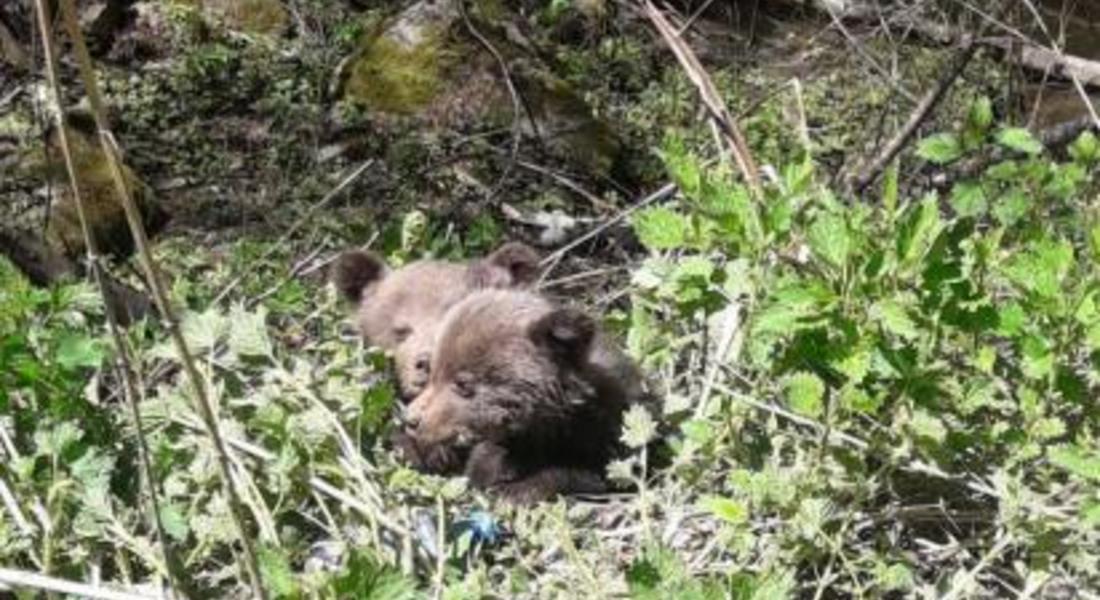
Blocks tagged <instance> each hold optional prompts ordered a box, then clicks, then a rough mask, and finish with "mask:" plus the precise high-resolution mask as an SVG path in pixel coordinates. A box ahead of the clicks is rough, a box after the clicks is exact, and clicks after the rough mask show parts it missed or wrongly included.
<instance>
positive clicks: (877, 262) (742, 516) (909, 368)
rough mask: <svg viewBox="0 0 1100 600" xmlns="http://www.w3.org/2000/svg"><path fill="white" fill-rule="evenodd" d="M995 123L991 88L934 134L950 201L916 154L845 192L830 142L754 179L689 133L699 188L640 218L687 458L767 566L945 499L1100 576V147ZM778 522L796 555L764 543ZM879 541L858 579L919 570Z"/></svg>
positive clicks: (745, 551)
mask: <svg viewBox="0 0 1100 600" xmlns="http://www.w3.org/2000/svg"><path fill="white" fill-rule="evenodd" d="M994 127H995V126H994V123H993V117H992V110H991V108H990V104H989V102H988V101H987V100H985V99H981V100H978V101H976V102H975V103H974V104H973V106H972V108H971V109H970V111H969V114H968V115H967V116H966V118H965V119H964V120H963V123H962V125H961V127H960V131H958V132H952V133H941V134H937V135H933V136H931V137H928V138H926V139H924V140H923V141H921V142H920V144H919V147H918V152H917V153H918V155H919V156H920V157H922V158H924V159H926V160H927V161H929V162H932V163H936V164H938V165H941V166H942V167H944V168H945V169H947V170H946V175H945V177H946V178H947V179H948V180H953V181H954V183H953V184H951V185H950V186H949V190H950V191H949V193H948V194H945V196H946V197H941V196H940V195H939V194H938V193H937V192H934V191H933V192H929V193H927V194H926V195H924V196H923V197H920V198H913V199H907V200H903V199H902V194H901V193H900V191H899V183H898V180H899V178H898V174H897V170H896V168H894V169H891V170H890V171H889V172H888V173H887V175H886V177H885V178H884V180H885V181H884V184H883V188H882V192H881V197H880V198H878V201H877V202H846V201H842V200H841V199H839V198H837V197H836V196H835V195H834V194H833V193H832V192H830V191H829V190H828V189H825V188H823V187H822V186H820V185H819V184H818V183H817V182H816V180H815V176H814V165H813V162H812V161H811V160H810V159H809V158H804V159H802V160H796V161H794V162H793V163H792V164H790V165H788V166H787V167H786V168H783V169H781V170H780V173H779V177H778V178H777V181H776V182H775V183H774V184H772V185H769V186H768V188H767V189H766V191H765V193H764V194H763V197H762V198H754V197H753V196H752V195H751V194H750V193H749V192H748V190H747V188H745V187H744V186H742V185H740V184H739V183H736V181H735V179H734V178H733V177H731V175H730V173H729V172H728V171H727V170H726V169H724V168H723V167H720V166H719V167H710V168H706V167H704V166H703V162H702V161H701V160H700V159H699V157H697V156H695V155H694V154H692V153H691V152H689V151H687V150H685V148H684V147H683V145H682V144H681V143H679V142H677V141H676V140H672V141H670V142H668V143H667V144H666V146H665V149H664V151H663V153H662V155H663V158H664V161H665V164H666V165H667V168H668V170H669V172H670V174H671V175H672V177H673V179H674V181H675V182H676V183H677V184H678V186H679V188H680V191H681V198H680V200H679V201H678V202H677V203H675V204H672V205H668V206H660V207H654V208H648V209H645V210H643V211H640V212H639V213H638V214H636V216H635V218H634V220H633V225H634V228H635V231H636V232H637V234H638V236H639V239H640V240H641V242H642V243H643V244H644V245H645V246H646V247H647V248H648V249H650V250H651V251H652V256H651V258H649V259H648V260H647V261H646V262H645V263H644V265H643V266H642V267H641V268H640V269H638V271H637V272H636V273H635V276H634V282H635V284H636V289H637V293H636V297H635V302H634V309H633V312H632V314H631V315H630V318H629V319H628V320H629V334H628V345H629V347H630V350H631V351H632V352H633V353H634V354H635V355H636V356H637V357H638V358H639V359H640V360H642V361H643V363H645V364H646V365H647V366H648V367H649V368H650V369H651V370H653V371H654V372H658V373H664V374H665V377H664V379H665V380H666V381H667V382H668V383H669V385H668V387H669V389H670V393H669V394H668V398H669V400H668V403H667V405H666V410H667V412H668V413H669V417H670V420H671V421H672V422H674V423H678V424H679V428H680V431H681V435H679V436H677V439H676V441H675V442H674V443H673V446H674V448H673V451H674V454H675V456H676V459H675V460H674V469H673V473H674V475H676V476H680V477H684V478H686V479H688V480H689V481H692V482H696V483H701V482H703V481H706V480H708V478H709V479H710V482H711V483H712V484H714V485H717V486H718V489H719V490H721V491H720V493H719V494H718V495H716V496H713V497H707V498H704V499H702V504H703V505H704V507H706V508H709V509H710V510H711V511H712V512H713V513H715V514H716V516H718V517H719V518H722V519H724V520H725V521H726V522H727V523H728V524H729V530H728V531H727V532H726V533H727V534H728V535H729V540H730V547H731V549H732V551H733V552H734V554H735V555H738V556H741V557H742V558H744V560H745V561H746V563H748V562H752V561H753V560H754V559H753V557H754V556H755V560H756V561H757V562H755V563H754V564H755V570H758V571H759V570H760V568H761V567H760V562H761V561H762V562H763V563H764V568H763V571H767V570H769V569H772V570H773V571H774V572H780V571H781V570H782V569H784V568H801V567H805V566H806V565H807V561H810V562H811V563H812V562H814V561H816V560H817V559H821V560H823V561H824V560H831V559H828V557H830V556H833V557H834V558H835V554H836V553H838V552H843V553H848V552H857V551H856V550H855V549H853V548H845V549H844V550H841V548H842V547H845V546H844V545H845V544H852V543H856V541H857V540H856V537H855V534H854V533H853V529H852V527H853V524H854V523H855V522H856V521H857V514H860V513H859V511H880V510H881V509H883V507H884V506H885V505H886V504H887V503H890V502H893V503H895V505H896V504H900V505H902V506H906V505H914V504H920V503H924V502H931V503H937V502H944V503H946V504H945V506H946V507H947V508H946V509H945V512H944V513H943V514H949V513H950V512H951V511H953V510H963V509H964V508H965V509H968V510H971V511H975V510H976V511H978V512H979V513H980V514H982V515H984V516H983V517H982V522H983V525H982V526H981V527H977V526H974V527H972V528H970V529H968V530H967V531H966V533H960V532H959V531H955V532H954V533H953V534H952V536H954V537H957V536H959V535H976V536H989V537H990V539H989V540H988V545H990V546H991V545H993V542H992V541H991V540H992V539H994V533H995V532H996V531H998V530H1000V529H1004V530H1006V531H1007V532H1008V533H1007V535H1009V536H1011V537H1010V541H1009V542H1006V544H1008V545H1009V546H1010V547H1015V548H1017V552H1015V553H1013V554H1012V558H1013V560H1016V561H1017V562H1016V563H1015V564H1014V565H1013V567H1012V569H1013V570H1014V571H1015V575H1016V576H1018V577H1019V578H1020V579H1021V580H1024V579H1026V578H1027V577H1029V576H1031V575H1033V574H1034V572H1040V571H1042V572H1047V571H1055V570H1059V569H1060V571H1059V572H1061V573H1062V574H1063V575H1067V576H1073V577H1086V576H1087V577H1096V574H1095V568H1094V567H1095V564H1096V562H1095V558H1096V557H1095V548H1096V543H1097V541H1098V539H1097V538H1098V536H1097V533H1096V527H1097V525H1100V451H1098V450H1097V448H1098V447H1100V444H1098V443H1097V441H1098V440H1097V424H1098V420H1100V408H1098V407H1097V404H1096V402H1095V400H1094V398H1095V395H1096V391H1097V390H1096V385H1097V374H1098V371H1097V366H1098V359H1100V353H1098V352H1097V351H1098V350H1100V296H1098V292H1100V269H1098V267H1100V219H1098V218H1097V215H1098V214H1100V213H1097V206H1098V205H1100V202H1098V200H1100V197H1098V195H1097V193H1098V192H1097V186H1096V184H1095V167H1096V165H1097V162H1098V160H1100V144H1098V142H1097V139H1096V137H1095V136H1094V135H1093V134H1091V133H1084V134H1082V135H1081V136H1080V137H1079V138H1078V139H1077V140H1076V141H1075V142H1073V143H1072V144H1071V145H1070V146H1069V151H1068V156H1067V157H1066V158H1064V159H1061V160H1058V159H1055V158H1053V157H1051V155H1050V154H1048V153H1047V152H1046V151H1045V150H1044V148H1043V146H1042V145H1041V144H1040V143H1039V142H1038V141H1037V140H1036V139H1035V138H1034V137H1033V136H1032V135H1031V134H1030V133H1029V132H1028V131H1027V130H1024V129H1017V128H999V129H995V128H994ZM727 349H728V351H726V350H727ZM723 351H726V352H725V353H723ZM715 464H718V465H721V466H722V468H721V469H717V470H716V469H714V465H715ZM715 480H717V481H715ZM708 489H711V490H713V489H714V488H708ZM1052 505H1056V508H1054V507H1053V506H1052ZM776 513H778V514H779V515H780V516H782V517H785V518H784V519H781V520H780V523H782V525H774V523H773V526H771V527H767V528H765V529H766V530H767V532H766V533H762V532H761V528H760V527H753V526H750V525H749V523H753V522H756V523H758V524H759V522H760V520H762V519H766V518H767V517H769V516H774V515H775V514H776ZM866 514H867V513H863V515H864V516H863V517H862V518H867V516H866ZM872 514H874V513H872ZM941 517H942V515H941ZM875 518H877V517H875ZM941 524H942V523H941ZM946 529H947V528H946V527H942V528H940V531H944V530H946ZM909 531H910V533H911V534H912V535H917V533H918V532H917V530H916V529H915V528H914V529H910V530H909ZM919 533H920V536H922V537H931V538H933V539H936V540H938V543H942V542H943V540H944V539H948V538H945V537H944V536H937V535H932V534H929V533H928V532H927V531H925V530H921V531H920V532H919ZM772 536H775V538H774V539H777V540H779V543H780V544H781V545H793V546H795V548H796V550H797V551H796V552H794V553H773V554H765V556H766V557H768V558H764V559H760V557H759V555H758V554H756V555H754V554H753V550H754V549H755V551H757V553H758V551H759V547H760V544H762V543H766V542H764V541H763V539H764V538H767V539H772ZM997 539H999V538H997ZM983 543H984V542H983ZM857 545H858V546H859V548H860V549H859V550H858V552H857V553H860V557H859V558H857V559H854V560H855V562H853V563H851V564H850V565H849V567H848V570H849V572H848V573H847V577H846V579H847V580H848V581H847V584H846V585H848V586H850V588H851V589H852V590H853V591H858V592H869V591H873V590H879V591H881V590H885V589H901V588H907V587H911V586H912V585H915V584H914V580H913V577H914V576H915V575H914V572H913V571H912V570H910V568H912V567H916V566H917V564H918V562H919V561H918V560H917V558H916V556H915V555H914V554H904V553H902V552H901V551H900V550H899V548H900V546H899V543H898V539H897V538H895V537H893V536H890V537H884V538H882V539H880V540H873V539H871V540H869V539H861V540H859V541H858V544H857ZM1004 550H1005V547H1004V546H1002V547H1000V550H999V552H1001V553H1004ZM739 553H740V554H739ZM1089 556H1091V557H1092V559H1091V563H1090V562H1088V561H1087V560H1083V559H1086V558H1087V557H1089ZM823 557H824V558H823ZM1007 558H1008V556H1007V555H1005V556H993V557H992V559H991V560H999V559H1007ZM1062 559H1079V560H1065V561H1063V562H1056V561H1061V560H1062ZM964 563H965V561H964ZM1056 564H1057V565H1059V566H1058V567H1057V569H1056V568H1055V565H1056ZM1087 564H1092V565H1093V567H1085V566H1084V565H1087ZM817 566H818V567H820V566H821V565H820V563H818V565H817ZM969 566H970V567H973V564H969ZM959 568H960V571H958V572H959V573H962V572H964V571H965V570H966V568H965V567H964V566H963V565H959ZM804 572H806V571H804ZM813 572H820V569H817V570H816V571H813ZM925 575H926V576H930V577H933V578H934V577H941V576H943V575H940V574H937V573H927V572H926V573H925Z"/></svg>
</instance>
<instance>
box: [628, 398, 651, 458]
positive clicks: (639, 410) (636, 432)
mask: <svg viewBox="0 0 1100 600" xmlns="http://www.w3.org/2000/svg"><path fill="white" fill-rule="evenodd" d="M656 437H657V422H656V421H654V420H653V416H652V415H650V414H649V411H648V410H646V409H645V407H644V406H642V405H641V404H634V405H632V406H631V407H630V409H629V410H627V411H626V414H625V415H623V435H622V440H623V443H624V444H626V445H627V447H629V448H641V447H642V446H645V445H646V444H648V443H649V442H651V441H653V439H654V438H656Z"/></svg>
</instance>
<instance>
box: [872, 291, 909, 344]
mask: <svg viewBox="0 0 1100 600" xmlns="http://www.w3.org/2000/svg"><path fill="white" fill-rule="evenodd" d="M871 318H872V319H874V320H875V321H876V322H878V323H879V324H880V325H882V328H883V329H885V330H886V331H889V332H890V333H892V334H894V335H896V336H898V337H901V338H904V339H907V340H911V339H914V338H916V337H917V336H918V335H919V332H918V329H917V324H916V323H915V322H914V321H913V319H911V318H910V317H909V314H908V313H907V312H906V310H905V306H904V305H903V304H901V303H899V302H897V301H895V300H882V301H879V302H876V303H875V304H873V305H872V306H871Z"/></svg>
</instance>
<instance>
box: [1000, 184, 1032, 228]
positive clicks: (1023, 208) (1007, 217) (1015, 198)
mask: <svg viewBox="0 0 1100 600" xmlns="http://www.w3.org/2000/svg"><path fill="white" fill-rule="evenodd" d="M1031 205H1032V201H1031V195H1030V194H1028V193H1026V192H1024V191H1023V190H1020V189H1013V190H1011V191H1009V192H1008V193H1006V194H1005V195H1004V196H1001V197H1000V198H999V199H998V201H997V202H996V204H994V206H993V216H994V217H996V219H997V222H999V223H1000V224H1001V225H1004V226H1005V227H1011V226H1013V225H1015V224H1016V223H1018V222H1019V221H1020V219H1022V218H1024V216H1025V215H1027V213H1028V211H1030V210H1031Z"/></svg>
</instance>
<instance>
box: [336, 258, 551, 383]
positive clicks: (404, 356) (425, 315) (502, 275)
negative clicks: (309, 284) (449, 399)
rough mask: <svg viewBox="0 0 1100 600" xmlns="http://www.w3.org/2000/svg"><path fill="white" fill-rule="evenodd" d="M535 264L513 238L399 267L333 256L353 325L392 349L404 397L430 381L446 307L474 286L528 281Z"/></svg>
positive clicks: (374, 260)
mask: <svg viewBox="0 0 1100 600" xmlns="http://www.w3.org/2000/svg"><path fill="white" fill-rule="evenodd" d="M538 263H539V257H538V254H536V253H535V251H534V250H532V249H531V248H530V247H528V246H526V245H524V244H520V243H515V242H512V243H508V244H504V245H503V246H501V247H500V248H498V249H497V250H496V251H494V252H493V253H492V254H490V255H489V256H487V257H485V258H483V259H480V260H475V261H472V262H469V263H456V262H446V261H439V260H420V261H416V262H413V263H410V264H409V265H407V266H405V267H402V268H400V269H390V268H389V267H388V266H387V265H386V263H385V261H383V260H382V259H381V258H379V257H378V256H377V255H375V254H372V253H369V252H363V251H349V252H345V253H343V254H342V255H340V257H339V258H337V260H336V263H335V265H334V266H333V269H332V280H333V283H334V284H335V285H336V289H337V290H339V292H340V294H341V295H342V296H343V297H344V298H345V299H346V300H348V301H349V302H352V303H355V304H356V305H357V315H356V324H357V326H358V328H359V332H360V333H361V334H362V336H363V337H364V338H365V339H366V340H367V342H369V343H371V344H374V345H375V346H378V347H379V348H381V349H383V350H386V351H389V352H392V353H393V355H394V362H395V366H396V370H397V381H398V387H399V390H400V393H401V396H402V399H403V400H406V401H407V400H410V399H412V398H413V397H415V396H416V395H417V394H418V393H420V391H421V390H422V389H423V388H424V386H425V384H426V383H427V381H428V373H429V371H430V364H431V363H430V361H431V355H432V349H433V348H434V342H435V334H436V330H437V328H438V326H439V324H440V323H441V322H442V321H443V316H444V314H446V312H447V309H449V308H450V307H451V306H453V305H455V304H457V303H458V302H459V301H460V300H462V299H463V298H465V297H466V296H467V295H469V294H470V293H472V292H474V291H475V290H479V289H485V288H507V287H521V286H526V285H528V284H530V283H532V282H533V281H534V280H535V278H536V277H537V275H538Z"/></svg>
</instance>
